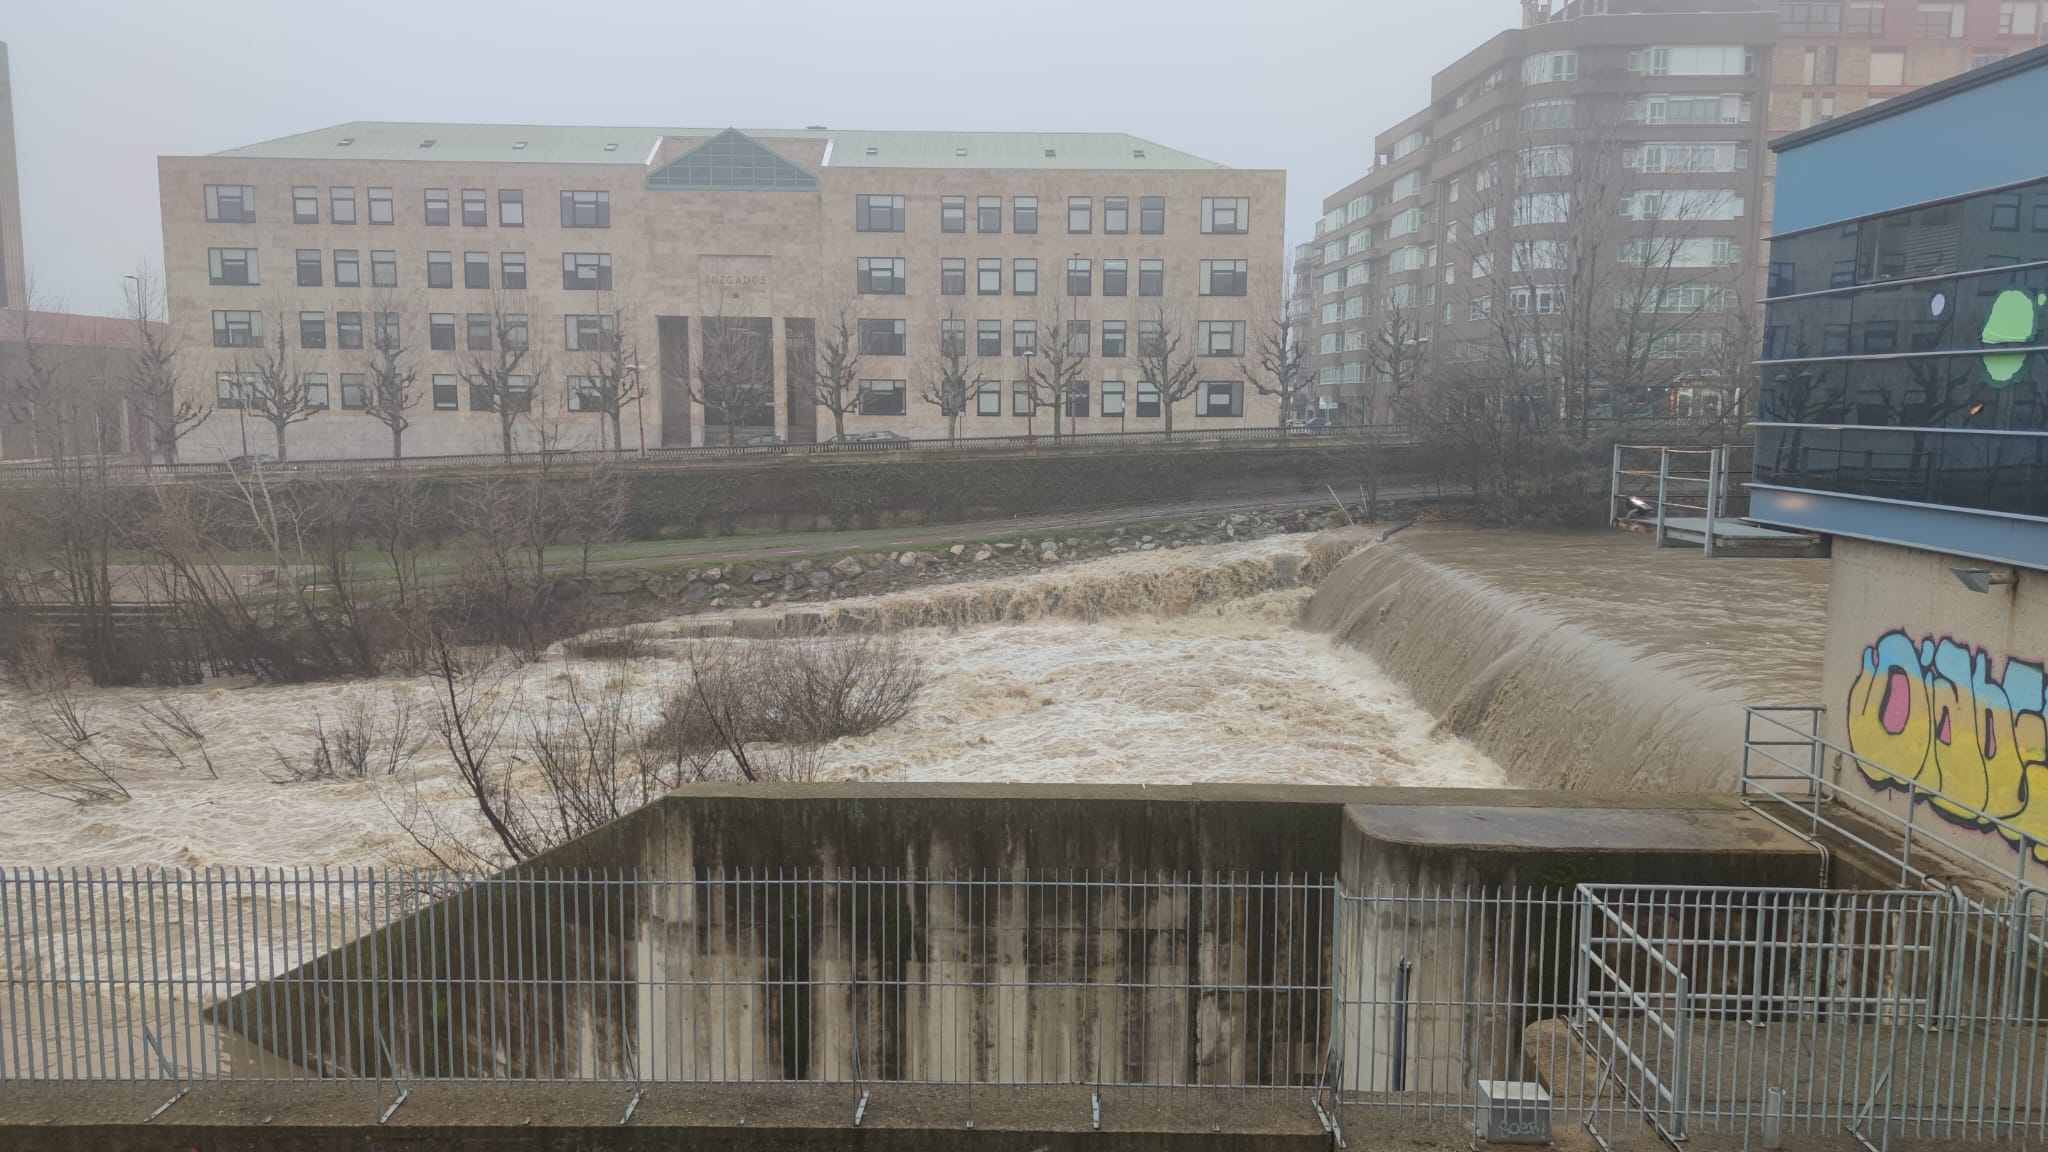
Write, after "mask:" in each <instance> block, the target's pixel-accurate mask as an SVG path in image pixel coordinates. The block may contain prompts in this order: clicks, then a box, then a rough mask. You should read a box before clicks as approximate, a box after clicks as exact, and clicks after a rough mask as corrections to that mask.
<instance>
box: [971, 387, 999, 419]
mask: <svg viewBox="0 0 2048 1152" xmlns="http://www.w3.org/2000/svg"><path fill="white" fill-rule="evenodd" d="M974 414H975V415H976V416H1001V415H1002V414H1003V383H1002V381H1000V380H982V381H978V382H977V383H976V384H975V385H974Z"/></svg>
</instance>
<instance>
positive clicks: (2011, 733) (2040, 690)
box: [1848, 631, 2048, 863]
mask: <svg viewBox="0 0 2048 1152" xmlns="http://www.w3.org/2000/svg"><path fill="white" fill-rule="evenodd" d="M1992 661H1993V657H1992V656H1991V654H1990V653H1989V652H1987V651H1985V650H1984V649H1981V648H1971V647H1970V646H1968V645H1967V644H1960V643H1957V642H1956V641H1954V640H1950V639H1948V638H1947V637H1941V638H1939V639H1937V638H1935V637H1932V636H1925V637H1922V638H1921V639H1920V640H1919V641H1918V642H1917V643H1916V642H1915V641H1914V640H1913V638H1912V637H1910V636H1908V635H1907V634H1906V633H1904V632H1897V631H1894V632H1887V633H1885V634H1884V635H1883V636H1880V637H1878V640H1877V643H1875V644H1872V645H1871V646H1870V647H1868V648H1865V649H1864V650H1863V666H1862V668H1861V669H1860V670H1859V671H1858V673H1857V676H1856V682H1855V683H1854V684H1853V685H1851V686H1850V688H1849V713H1848V717H1849V748H1850V750H1851V751H1853V752H1855V753H1856V755H1858V756H1859V757H1862V758H1863V759H1864V760H1867V761H1869V762H1870V763H1869V764H1866V765H1863V766H1862V769H1863V775H1864V777H1865V778H1866V779H1868V780H1869V781H1870V783H1871V784H1872V785H1873V786H1875V787H1879V788H1913V787H1915V786H1917V791H1918V792H1920V793H1928V794H1930V795H1928V796H1927V802H1928V803H1929V804H1931V805H1932V806H1933V807H1934V809H1935V811H1937V812H1939V813H1941V815H1942V816H1943V817H1944V818H1946V819H1948V820H1949V821H1951V822H1953V823H1956V824H1960V825H1964V826H1966V827H1974V828H1979V829H1982V830H1985V831H1989V830H1990V829H1991V828H1992V827H1995V825H1992V824H1991V823H1990V821H1988V820H1986V819H1984V818H1983V817H1985V816H1988V817H1993V818H1996V819H1997V820H1999V821H2002V822H2003V824H2004V827H2001V828H2000V832H2001V833H2002V834H2003V835H2005V837H2006V838H2007V839H2008V840H2011V841H2014V842H2015V847H2019V846H2021V844H2022V843H2023V842H2025V841H2031V843H2032V845H2033V848H2032V851H2033V854H2034V856H2035V858H2037V859H2039V860H2041V861H2042V862H2043V863H2048V711H2044V705H2048V699H2044V692H2048V676H2044V674H2043V668H2042V665H2040V664H2033V663H2027V662H2026V661H2023V660H2017V659H2010V658H2008V659H2007V660H2006V661H2005V669H2004V673H2003V675H2001V676H1997V677H1994V676H1992V674H1991V673H1992V667H1993V664H1992ZM1979 813H1981V814H1982V816H1980V815H1979ZM2023 838H2024V840H2023Z"/></svg>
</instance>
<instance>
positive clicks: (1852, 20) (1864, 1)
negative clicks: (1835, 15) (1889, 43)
mask: <svg viewBox="0 0 2048 1152" xmlns="http://www.w3.org/2000/svg"><path fill="white" fill-rule="evenodd" d="M1884 5H1885V0H1849V3H1848V6H1847V10H1846V11H1844V12H1843V14H1842V31H1844V32H1847V33H1848V34H1849V35H1851V36H1882V35H1884Z"/></svg>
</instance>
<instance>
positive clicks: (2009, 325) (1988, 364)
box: [1978, 288, 2048, 388]
mask: <svg viewBox="0 0 2048 1152" xmlns="http://www.w3.org/2000/svg"><path fill="white" fill-rule="evenodd" d="M2036 305H2048V296H2041V297H2039V298H2037V297H2035V296H2032V295H2029V294H2028V293H2025V292H2021V291H2018V290H2016V289H2012V288H2008V289H2006V290H2005V291H2003V292H2000V293H1999V294H1998V298H1997V299H1995V300H1993V301H1992V302H1991V311H1990V313H1989V314H1988V315H1986V316H1985V317H1984V331H1983V332H1982V333H1981V334H1980V335H1979V337H1978V338H1979V339H1980V340H1982V341H1983V342H1984V343H1986V344H2025V343H2028V342H2030V341H2032V340H2033V338H2034V329H2035V325H2036V323H2037V321H2036V318H2035V315H2034V308H2035V306H2036ZM2026 365H2027V355H2026V353H2024V352H1987V353H1985V354H1984V371H1985V373H1986V374H1987V375H1989V376H1990V377H1991V386H1992V387H1994V388H2003V387H2005V386H2006V385H2007V384H2010V383H2012V378H2013V377H2015V376H2017V375H2019V374H2020V369H2022V368H2024V367H2026Z"/></svg>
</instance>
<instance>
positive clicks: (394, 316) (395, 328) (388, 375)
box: [363, 289, 420, 460]
mask: <svg viewBox="0 0 2048 1152" xmlns="http://www.w3.org/2000/svg"><path fill="white" fill-rule="evenodd" d="M370 307H371V312H370V318H371V334H370V354H369V356H368V358H367V360H368V362H367V363H366V364H365V365H364V368H365V372H364V375H365V377H366V378H367V380H368V389H367V390H366V391H365V393H364V395H363V412H364V414H365V415H367V416H369V417H370V418H371V419H372V420H375V421H377V422H378V423H379V424H382V425H384V427H385V428H386V429H388V430H389V431H390V433H391V458H392V459H393V460H397V459H399V458H400V457H402V456H404V455H405V430H406V429H408V428H410V427H412V410H413V409H414V408H415V407H417V406H418V405H419V402H420V396H419V393H418V392H416V391H415V390H414V388H413V385H414V383H415V382H416V381H417V379H418V375H419V369H418V368H417V367H416V366H415V365H414V363H413V360H412V352H411V350H410V349H408V348H407V347H406V345H405V331H404V328H403V326H402V325H401V324H400V323H399V320H398V317H399V309H398V300H397V299H396V297H395V296H393V295H392V294H391V292H390V290H389V289H385V290H382V291H380V292H378V294H377V295H376V296H375V297H373V298H372V299H371V301H370Z"/></svg>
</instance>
